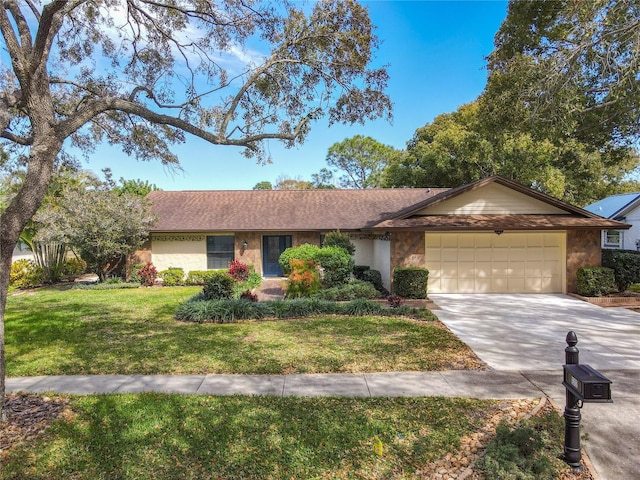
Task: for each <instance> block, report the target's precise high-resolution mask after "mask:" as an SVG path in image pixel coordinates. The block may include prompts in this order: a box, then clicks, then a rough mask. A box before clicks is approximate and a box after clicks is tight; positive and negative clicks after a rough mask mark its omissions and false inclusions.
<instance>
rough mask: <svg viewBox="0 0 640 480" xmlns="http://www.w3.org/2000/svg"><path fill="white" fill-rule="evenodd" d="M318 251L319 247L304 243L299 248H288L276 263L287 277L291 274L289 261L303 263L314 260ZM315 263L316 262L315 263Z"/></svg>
mask: <svg viewBox="0 0 640 480" xmlns="http://www.w3.org/2000/svg"><path fill="white" fill-rule="evenodd" d="M319 250H320V247H318V246H317V245H311V244H309V243H305V244H304V245H300V246H299V247H289V248H287V249H286V250H285V251H284V252H282V254H281V255H280V258H279V259H278V263H279V264H280V267H282V271H283V272H284V274H285V275H289V274H290V273H291V265H290V262H291V260H302V261H303V262H307V261H309V260H313V261H314V262H316V260H315V256H316V254H317V253H318V251H319ZM316 263H317V262H316Z"/></svg>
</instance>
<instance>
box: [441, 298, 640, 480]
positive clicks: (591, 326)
mask: <svg viewBox="0 0 640 480" xmlns="http://www.w3.org/2000/svg"><path fill="white" fill-rule="evenodd" d="M429 297H430V298H431V299H432V300H433V301H434V302H435V303H436V304H437V305H438V306H439V307H440V308H441V309H442V310H436V311H434V313H436V314H437V315H438V317H439V318H440V320H441V321H442V322H443V323H444V324H445V325H446V326H447V327H448V328H449V329H450V330H451V331H453V333H455V334H456V335H457V336H458V337H459V338H460V339H461V340H462V341H464V342H465V343H466V344H467V345H469V347H470V348H471V349H472V350H473V351H474V352H475V353H476V354H477V355H478V356H479V357H480V358H481V359H482V360H484V361H485V362H486V363H487V365H488V366H489V368H491V369H494V370H505V371H518V372H522V374H523V375H524V376H525V377H526V378H527V379H528V380H529V381H530V382H531V383H533V384H535V385H536V386H537V387H538V388H540V390H542V391H543V392H545V393H546V394H547V395H548V396H549V397H550V398H551V399H552V400H553V401H554V403H555V404H556V405H557V406H558V407H560V408H561V409H563V408H564V405H565V390H564V387H563V386H562V365H563V364H564V359H565V357H564V349H565V347H566V346H567V344H566V342H565V338H566V335H567V332H569V330H573V331H575V332H576V334H577V336H578V345H577V347H578V349H579V350H580V363H584V364H589V365H591V366H592V367H594V368H596V369H598V370H600V371H601V372H602V373H604V374H605V375H606V376H607V378H609V379H610V380H612V395H611V396H612V398H613V402H614V403H613V404H608V403H606V404H595V403H588V404H585V405H584V407H583V409H582V426H583V428H584V432H585V433H587V434H588V435H587V436H586V439H585V440H583V441H582V446H583V447H584V448H585V450H586V451H587V454H588V455H589V458H590V459H591V460H592V462H593V464H594V466H595V469H596V471H597V473H598V475H599V478H600V480H619V479H631V478H640V462H638V460H637V455H638V452H639V451H640V313H636V312H633V311H630V310H626V309H623V308H602V307H598V306H595V305H591V304H589V303H586V302H582V301H580V300H577V299H574V298H572V297H568V296H566V295H525V294H518V295H488V294H487V295H484V294H483V295H463V294H459V295H458V294H455V295H454V294H447V295H444V294H441V295H430V296H429ZM583 437H585V435H584V434H583Z"/></svg>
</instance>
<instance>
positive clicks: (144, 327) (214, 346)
mask: <svg viewBox="0 0 640 480" xmlns="http://www.w3.org/2000/svg"><path fill="white" fill-rule="evenodd" d="M198 290H199V288H198V287H163V288H140V289H134V290H106V291H105V290H102V291H101V290H95V291H93V290H66V291H60V290H55V289H40V290H37V291H35V292H30V293H25V294H21V295H13V296H11V297H9V299H8V302H7V311H6V354H7V355H6V356H7V375H8V376H32V375H56V374H65V375H70V374H162V373H164V374H190V373H191V374H203V373H240V374H248V373H257V374H281V373H331V372H385V371H401V370H443V369H447V368H451V366H452V364H454V363H455V364H457V365H460V362H461V361H462V363H464V359H465V358H469V357H472V355H473V354H472V353H471V351H470V350H469V349H468V348H467V347H466V346H465V345H464V344H463V343H462V342H461V341H459V340H458V339H457V338H456V337H455V336H454V335H452V334H451V333H450V332H449V331H448V330H446V329H444V328H442V327H441V325H440V324H439V323H438V322H417V321H413V320H407V319H402V318H376V317H337V316H336V317H321V318H308V319H300V320H277V321H256V322H244V323H238V324H229V325H215V324H203V325H200V324H187V323H182V322H177V321H175V320H174V318H173V314H174V312H175V309H176V307H177V306H178V305H179V304H180V303H182V302H184V301H185V300H186V299H188V298H190V297H191V296H193V295H194V294H195V293H196V292H197V291H198Z"/></svg>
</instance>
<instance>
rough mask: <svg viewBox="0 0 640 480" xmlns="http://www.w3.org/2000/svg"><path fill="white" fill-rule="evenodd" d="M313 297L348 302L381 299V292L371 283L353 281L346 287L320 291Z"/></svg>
mask: <svg viewBox="0 0 640 480" xmlns="http://www.w3.org/2000/svg"><path fill="white" fill-rule="evenodd" d="M313 297H314V298H319V299H322V300H332V301H334V302H346V301H349V300H355V299H356V298H379V297H380V292H379V291H378V290H376V288H375V287H374V286H373V285H372V284H371V283H369V282H363V281H362V280H353V281H351V282H349V283H347V284H344V285H338V286H337V287H332V288H327V289H325V290H320V291H319V292H318V293H316V294H315V295H314V296H313Z"/></svg>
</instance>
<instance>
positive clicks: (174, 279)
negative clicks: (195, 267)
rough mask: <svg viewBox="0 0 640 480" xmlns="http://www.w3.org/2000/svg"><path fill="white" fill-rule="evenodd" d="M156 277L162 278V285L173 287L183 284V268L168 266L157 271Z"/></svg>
mask: <svg viewBox="0 0 640 480" xmlns="http://www.w3.org/2000/svg"><path fill="white" fill-rule="evenodd" d="M158 277H160V278H161V279H162V285H164V286H165V287H175V286H177V285H184V270H183V269H182V268H177V267H169V268H168V269H167V270H163V271H161V272H159V273H158Z"/></svg>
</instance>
